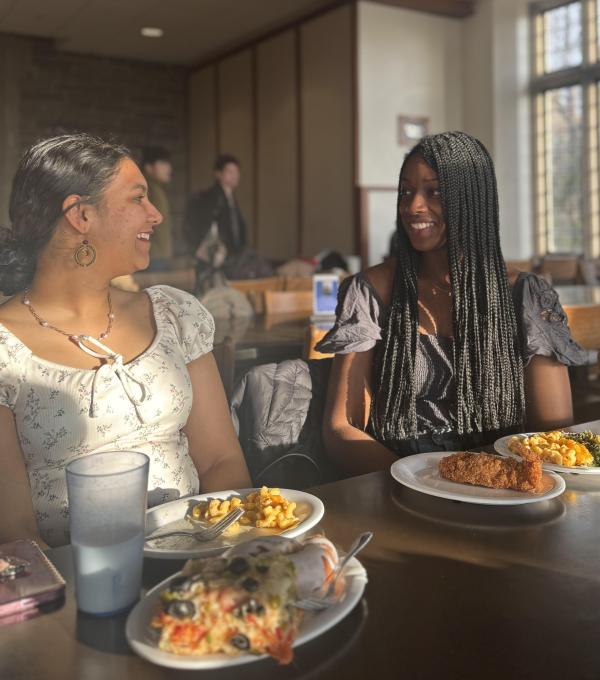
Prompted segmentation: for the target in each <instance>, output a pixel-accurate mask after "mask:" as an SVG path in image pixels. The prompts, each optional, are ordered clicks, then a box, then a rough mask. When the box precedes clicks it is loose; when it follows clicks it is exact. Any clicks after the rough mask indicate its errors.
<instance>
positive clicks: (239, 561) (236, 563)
mask: <svg viewBox="0 0 600 680" xmlns="http://www.w3.org/2000/svg"><path fill="white" fill-rule="evenodd" d="M249 568H250V565H249V564H248V560H246V559H244V558H243V557H234V558H233V559H232V560H231V562H230V563H229V570H230V571H232V572H233V573H234V574H243V573H244V572H246V571H248V569H249Z"/></svg>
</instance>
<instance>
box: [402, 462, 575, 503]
mask: <svg viewBox="0 0 600 680" xmlns="http://www.w3.org/2000/svg"><path fill="white" fill-rule="evenodd" d="M453 453H457V452H456V451H436V452H435V453H417V454H416V455H414V456H406V458H400V460H397V461H396V462H395V463H393V465H392V467H391V472H392V477H393V478H394V479H395V480H396V481H398V482H400V483H401V484H404V485H405V486H408V487H410V488H411V489H414V490H415V491H421V492H422V493H426V494H429V495H431V496H439V497H440V498H448V499H450V500H453V501H464V502H466V503H480V504H482V505H522V504H523V503H536V502H537V501H546V500H548V499H550V498H554V497H556V496H560V494H561V493H562V492H563V491H564V490H565V480H564V479H563V478H562V477H559V476H558V475H556V474H554V473H553V472H545V473H544V475H543V477H542V479H543V480H544V482H545V487H546V488H547V490H546V491H544V492H541V493H533V492H528V491H513V490H512V489H489V488H487V487H485V486H474V485H472V484H460V483H459V482H452V481H450V480H449V479H444V478H443V477H442V476H441V475H440V473H439V471H438V462H439V461H440V459H441V458H445V457H446V456H451V455H452V454H453Z"/></svg>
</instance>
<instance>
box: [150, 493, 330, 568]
mask: <svg viewBox="0 0 600 680" xmlns="http://www.w3.org/2000/svg"><path fill="white" fill-rule="evenodd" d="M252 491H256V489H238V490H237V491H235V490H232V489H229V490H226V491H215V492H214V493H205V494H200V495H198V496H188V497H186V498H180V499H178V500H176V501H171V502H170V503H164V504H163V505H156V506H155V507H153V508H150V509H149V510H147V511H146V536H149V535H150V534H151V533H153V532H155V531H157V530H158V529H161V530H163V531H176V530H179V529H182V530H184V531H193V530H194V528H198V527H202V526H210V525H208V524H201V523H199V522H198V523H196V522H194V523H192V522H191V521H190V520H189V519H187V518H186V515H187V513H188V511H189V509H190V507H191V506H193V505H195V504H196V503H198V502H199V501H205V500H206V499H207V498H229V497H230V496H246V495H247V494H249V493H251V492H252ZM281 494H282V496H284V497H285V498H287V500H288V501H292V502H294V503H296V504H297V505H296V511H295V512H296V516H298V517H300V518H302V521H301V522H300V523H299V524H296V526H294V527H291V528H290V529H286V530H285V531H274V530H273V529H256V528H255V527H241V529H240V532H239V533H238V534H236V535H235V536H219V537H218V538H216V539H215V540H214V541H208V542H206V543H198V542H197V541H196V540H195V539H194V538H191V537H187V536H172V537H170V538H163V539H158V540H156V541H152V542H150V543H146V544H145V545H144V556H145V557H158V558H167V559H179V560H182V559H187V558H189V557H202V556H208V555H216V554H218V553H219V552H223V550H226V549H227V548H229V547H231V546H232V545H235V544H236V543H241V542H242V541H248V540H250V539H252V538H256V537H257V536H269V535H272V534H274V533H278V534H282V535H283V536H286V537H287V538H294V537H296V536H300V535H302V534H303V533H305V532H306V531H308V530H309V529H310V528H312V527H313V526H315V524H317V523H318V522H319V521H320V520H321V517H323V514H324V512H325V508H324V506H323V503H322V502H321V500H320V499H319V498H317V497H316V496H313V495H312V494H310V493H306V492H305V491H296V490H295V489H281Z"/></svg>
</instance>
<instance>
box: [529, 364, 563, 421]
mask: <svg viewBox="0 0 600 680" xmlns="http://www.w3.org/2000/svg"><path fill="white" fill-rule="evenodd" d="M525 404H526V411H527V413H526V422H527V429H528V431H532V432H533V431H537V430H541V431H545V430H554V429H559V428H561V427H565V426H567V425H571V424H572V423H573V403H572V400H571V383H570V382H569V372H568V369H567V367H566V366H564V365H563V364H561V363H559V362H558V361H556V359H550V358H548V357H542V356H534V357H533V358H532V359H531V361H530V362H529V364H528V366H527V367H526V368H525Z"/></svg>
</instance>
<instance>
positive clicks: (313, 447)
mask: <svg viewBox="0 0 600 680" xmlns="http://www.w3.org/2000/svg"><path fill="white" fill-rule="evenodd" d="M330 368H331V360H329V359H321V360H315V361H308V362H306V361H303V360H301V359H293V360H288V361H283V362H281V363H279V364H264V365H262V366H255V367H254V368H251V369H250V370H249V371H248V373H246V375H245V376H244V377H243V378H242V379H241V381H240V382H239V383H238V385H237V386H236V388H235V390H234V392H233V396H232V399H231V414H232V417H233V421H234V425H235V427H236V430H237V432H238V436H239V440H240V444H241V446H242V449H243V451H244V455H245V457H246V463H247V464H248V468H249V469H250V474H251V476H252V481H253V483H254V484H256V485H259V486H260V485H263V484H265V485H267V486H279V487H287V488H293V489H303V488H306V487H308V486H314V485H316V484H323V483H325V482H329V481H333V480H335V479H338V478H339V476H340V475H339V474H338V473H337V471H336V470H335V468H334V466H333V464H332V463H331V461H330V460H329V459H328V458H327V456H326V454H325V451H324V449H323V444H322V441H321V422H322V418H323V410H324V406H325V394H326V391H327V379H328V377H329V370H330Z"/></svg>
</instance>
